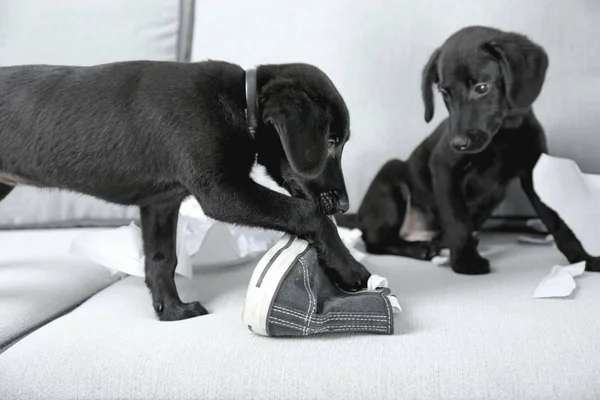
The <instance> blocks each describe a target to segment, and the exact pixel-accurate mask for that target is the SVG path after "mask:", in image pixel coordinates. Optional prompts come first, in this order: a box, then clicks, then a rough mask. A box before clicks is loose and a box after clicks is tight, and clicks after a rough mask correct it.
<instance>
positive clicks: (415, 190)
mask: <svg viewBox="0 0 600 400" xmlns="http://www.w3.org/2000/svg"><path fill="white" fill-rule="evenodd" d="M547 67H548V57H547V55H546V53H545V51H544V50H543V49H542V48H541V47H540V46H539V45H537V44H535V43H533V42H532V41H530V40H529V39H528V38H526V37H525V36H523V35H520V34H517V33H508V32H502V31H500V30H497V29H492V28H487V27H480V26H471V27H466V28H463V29H461V30H459V31H458V32H456V33H454V34H453V35H452V36H450V37H449V38H448V39H447V40H446V42H445V43H444V44H443V45H442V46H441V47H440V48H438V49H437V50H435V51H434V52H433V54H432V55H431V57H430V59H429V61H428V62H427V64H426V66H425V68H424V71H423V78H422V96H423V101H424V103H425V120H426V121H427V122H429V121H430V120H431V119H432V118H433V110H434V106H433V91H432V86H433V85H434V84H436V85H437V88H438V90H439V91H440V93H441V95H442V97H443V99H444V103H445V105H446V108H447V109H448V113H449V117H448V118H447V119H445V120H444V121H443V122H442V123H441V124H440V125H439V126H438V127H437V128H436V129H435V131H434V132H433V133H432V134H431V135H430V136H429V137H427V138H426V139H425V140H424V141H423V142H422V143H421V144H420V145H419V146H418V147H417V148H416V149H415V150H414V152H413V153H412V154H411V155H410V157H409V159H408V160H407V161H406V162H403V161H400V160H391V161H389V162H387V163H386V164H385V165H384V166H383V167H382V168H381V170H380V171H379V172H378V174H377V175H376V177H375V178H374V180H373V182H372V183H371V185H370V187H369V189H368V190H367V193H366V195H365V197H364V199H363V202H362V204H361V206H360V208H359V210H358V213H357V214H356V215H348V214H347V215H342V216H338V217H336V218H337V221H338V223H339V224H340V225H341V226H346V227H358V228H359V229H360V230H361V231H362V233H363V239H364V241H365V244H366V248H367V251H368V252H370V253H374V254H392V255H399V256H407V257H413V258H418V259H431V258H432V257H433V256H435V255H436V254H437V253H438V252H439V249H440V248H449V249H450V264H451V266H452V269H453V270H454V271H455V272H457V273H461V274H485V273H488V272H489V270H490V268H489V262H488V260H486V259H485V258H483V257H481V256H480V255H479V253H478V251H477V240H476V239H475V238H474V237H473V231H474V230H477V229H478V228H479V227H480V226H481V225H482V223H483V222H484V221H485V220H486V219H487V218H488V217H489V216H490V215H491V213H492V212H493V211H494V209H495V208H496V207H497V206H498V204H499V203H500V202H501V201H502V199H503V198H504V196H505V193H506V188H507V185H508V184H509V182H510V181H511V180H513V179H515V178H519V179H520V181H521V185H522V188H523V189H524V192H525V193H526V195H527V196H528V198H529V199H530V201H531V203H532V205H533V206H534V208H535V210H536V212H537V214H538V215H539V217H540V218H541V219H542V221H543V222H544V224H545V225H546V226H547V227H548V229H549V231H550V233H552V235H553V236H554V238H555V241H556V244H557V246H558V248H559V249H560V251H561V252H562V253H563V254H564V255H565V256H566V257H567V259H568V260H569V262H571V263H574V262H579V261H584V260H586V261H587V269H588V270H593V271H597V270H600V262H599V259H598V258H593V257H591V256H589V255H588V254H587V253H586V252H585V250H584V249H583V247H582V246H581V244H580V242H579V241H578V240H577V238H576V237H575V236H574V234H573V233H572V232H571V230H570V229H569V228H568V227H567V226H566V225H565V223H564V222H563V221H562V220H561V219H560V218H559V217H558V215H557V214H556V213H555V212H553V211H552V210H551V209H549V208H548V207H546V206H545V205H544V204H543V203H542V202H541V201H540V199H539V198H538V196H537V195H536V193H535V192H534V190H533V182H532V171H533V167H534V166H535V164H536V162H537V160H538V158H539V157H540V155H541V154H542V153H546V152H547V148H546V138H545V135H544V131H543V129H542V127H541V125H540V123H539V122H538V120H537V119H536V117H535V115H534V112H533V109H532V104H533V102H534V101H535V99H536V98H537V97H538V95H539V93H540V91H541V89H542V85H543V83H544V79H545V74H546V69H547Z"/></svg>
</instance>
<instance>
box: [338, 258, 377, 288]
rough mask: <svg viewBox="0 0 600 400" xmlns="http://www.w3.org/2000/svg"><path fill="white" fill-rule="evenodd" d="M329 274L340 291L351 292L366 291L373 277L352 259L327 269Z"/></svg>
mask: <svg viewBox="0 0 600 400" xmlns="http://www.w3.org/2000/svg"><path fill="white" fill-rule="evenodd" d="M327 273H328V275H329V277H330V278H331V280H332V281H333V282H335V283H336V284H337V285H338V287H339V288H340V289H342V290H346V291H349V292H355V291H358V290H361V289H365V288H366V287H367V281H368V280H369V278H370V277H371V273H370V272H369V271H368V270H367V269H366V268H365V267H364V265H362V264H361V263H359V262H358V261H356V260H355V259H354V258H352V257H349V258H348V260H347V261H346V262H344V263H342V264H340V263H336V265H335V266H333V265H331V266H330V268H327Z"/></svg>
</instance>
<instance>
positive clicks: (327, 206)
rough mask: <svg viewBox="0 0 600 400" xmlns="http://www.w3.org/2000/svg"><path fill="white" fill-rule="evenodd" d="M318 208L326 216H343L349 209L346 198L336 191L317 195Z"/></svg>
mask: <svg viewBox="0 0 600 400" xmlns="http://www.w3.org/2000/svg"><path fill="white" fill-rule="evenodd" d="M319 207H320V208H321V210H322V211H323V212H324V213H325V214H327V215H332V214H343V213H345V212H346V211H348V209H349V208H350V203H349V201H348V196H347V195H346V194H342V193H340V192H339V191H337V190H330V191H328V192H323V193H321V194H320V195H319Z"/></svg>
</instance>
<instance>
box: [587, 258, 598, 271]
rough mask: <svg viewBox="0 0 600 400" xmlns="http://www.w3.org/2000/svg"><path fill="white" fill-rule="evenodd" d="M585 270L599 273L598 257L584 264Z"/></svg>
mask: <svg viewBox="0 0 600 400" xmlns="http://www.w3.org/2000/svg"><path fill="white" fill-rule="evenodd" d="M585 270H586V271H588V272H600V257H592V258H590V259H589V260H587V261H586V262H585Z"/></svg>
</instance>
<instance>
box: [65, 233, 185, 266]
mask: <svg viewBox="0 0 600 400" xmlns="http://www.w3.org/2000/svg"><path fill="white" fill-rule="evenodd" d="M185 230H186V224H185V223H183V224H180V225H179V226H178V232H177V233H178V234H177V268H176V269H175V273H176V274H179V275H183V276H185V277H187V278H191V277H192V263H191V259H190V254H189V253H188V252H187V251H186V250H185V248H184V247H185V235H184V231H185ZM69 252H70V253H71V254H74V255H77V256H81V257H85V258H88V259H90V260H92V261H94V262H95V263H97V264H100V265H102V266H103V267H106V268H108V269H109V270H111V271H112V272H113V273H116V272H123V273H125V274H127V275H133V276H140V277H144V276H145V273H144V259H145V257H144V253H143V247H142V233H141V231H140V228H139V227H137V226H136V225H135V224H133V223H132V224H131V225H129V226H122V227H120V228H116V229H100V230H97V231H92V232H86V233H83V234H81V235H79V236H78V237H76V238H75V239H73V241H72V242H71V246H70V248H69Z"/></svg>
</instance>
